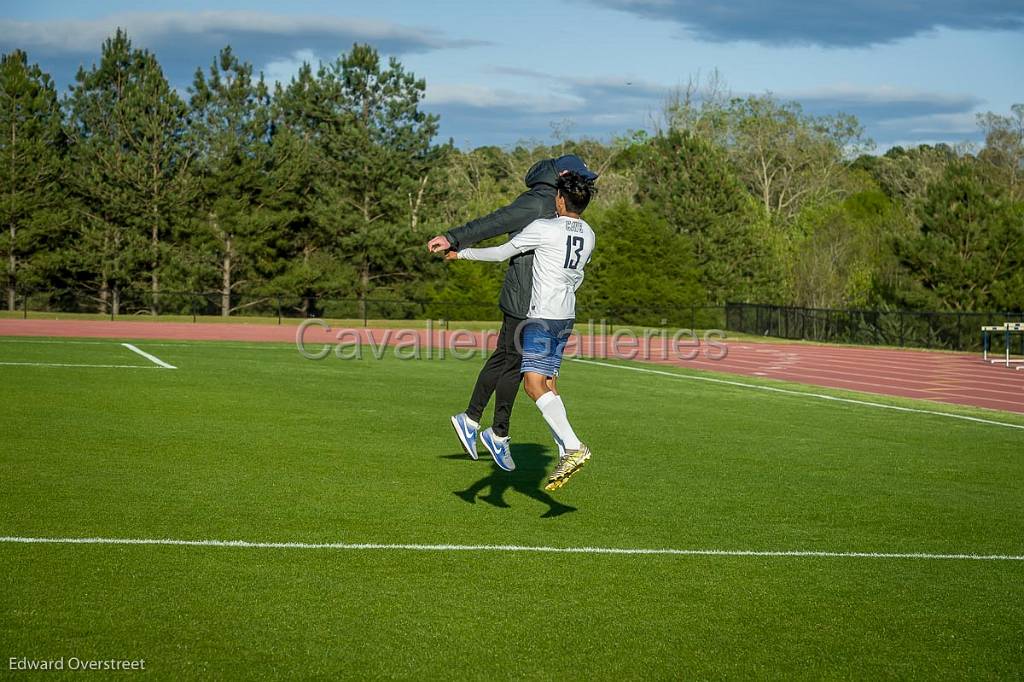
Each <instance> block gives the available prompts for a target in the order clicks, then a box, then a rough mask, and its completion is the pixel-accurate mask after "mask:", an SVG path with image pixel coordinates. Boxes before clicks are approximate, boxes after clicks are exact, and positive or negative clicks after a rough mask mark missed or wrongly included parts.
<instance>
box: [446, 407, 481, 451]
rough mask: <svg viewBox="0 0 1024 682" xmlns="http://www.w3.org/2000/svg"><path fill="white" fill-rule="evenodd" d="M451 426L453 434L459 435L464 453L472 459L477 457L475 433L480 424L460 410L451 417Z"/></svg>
mask: <svg viewBox="0 0 1024 682" xmlns="http://www.w3.org/2000/svg"><path fill="white" fill-rule="evenodd" d="M452 426H454V427H455V435H457V436H458V437H459V442H460V443H462V448H463V449H464V450H465V451H466V454H467V455H469V456H470V457H472V458H473V459H477V458H479V455H478V454H476V433H477V430H479V428H480V425H479V424H477V423H476V422H474V421H473V420H472V419H470V418H469V417H467V416H466V413H465V412H460V413H459V414H457V415H455V416H454V417H452Z"/></svg>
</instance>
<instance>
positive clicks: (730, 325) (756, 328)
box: [15, 289, 1024, 350]
mask: <svg viewBox="0 0 1024 682" xmlns="http://www.w3.org/2000/svg"><path fill="white" fill-rule="evenodd" d="M15 302H16V307H17V312H19V313H20V314H21V315H22V316H24V317H28V316H29V313H77V314H82V315H92V316H97V317H104V318H108V319H118V318H131V317H154V316H155V317H158V318H170V319H191V320H192V321H198V320H199V319H200V318H222V319H223V318H241V319H245V318H249V319H253V318H269V319H270V320H271V321H274V320H276V321H277V323H279V324H283V323H284V321H285V320H288V319H302V318H308V317H321V318H326V319H331V320H345V321H347V322H348V323H350V324H363V325H368V324H370V323H371V322H373V321H381V320H387V321H401V320H426V319H433V320H445V321H446V322H447V323H449V324H451V323H453V322H464V321H477V322H497V321H500V320H501V311H500V310H499V309H498V306H497V303H496V301H445V300H436V299H435V300H426V299H424V300H416V299H404V298H393V299H392V298H381V297H372V298H359V297H344V296H316V295H306V296H303V295H298V294H287V293H231V294H228V295H225V294H222V293H220V292H179V291H165V292H160V293H158V294H154V293H153V292H152V291H150V290H142V289H122V290H115V289H109V290H106V291H89V290H82V289H62V290H55V291H23V292H18V295H17V296H16V299H15ZM576 318H577V320H578V321H580V322H583V321H587V320H593V321H594V322H595V323H600V322H602V321H603V322H604V323H605V324H606V325H607V326H608V328H609V329H614V328H615V327H617V326H619V327H621V326H636V327H668V328H684V329H723V330H726V331H729V332H734V333H745V334H752V335H757V336H770V337H777V338H784V339H803V340H808V341H824V342H834V343H851V344H860V345H884V346H899V347H917V348H943V349H949V350H981V346H982V340H981V331H980V330H981V327H982V325H997V324H1002V323H1003V322H1021V321H1024V313H1022V312H1019V311H1018V312H991V313H973V312H928V311H916V310H915V311H909V310H894V311H881V310H839V309H827V308H799V307H792V306H777V305H763V304H754V303H729V304H727V305H725V306H715V305H706V306H699V305H692V306H677V307H672V308H667V307H666V308H658V307H629V306H607V307H602V306H594V305H589V306H588V305H586V304H583V303H581V305H580V306H579V307H578V308H577V315H576Z"/></svg>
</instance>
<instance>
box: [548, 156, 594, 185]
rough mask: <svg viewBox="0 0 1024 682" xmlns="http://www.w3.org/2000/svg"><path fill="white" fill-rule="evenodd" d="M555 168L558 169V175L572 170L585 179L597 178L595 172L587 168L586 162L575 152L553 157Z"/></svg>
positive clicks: (592, 179)
mask: <svg viewBox="0 0 1024 682" xmlns="http://www.w3.org/2000/svg"><path fill="white" fill-rule="evenodd" d="M555 170H557V171H558V174H559V175H562V174H564V173H568V172H569V171H573V172H576V173H579V174H580V175H582V176H583V177H584V178H586V179H587V180H591V181H594V180H597V173H595V172H594V171H592V170H590V169H589V168H587V164H585V163H583V159H581V158H580V157H578V156H576V155H575V154H566V155H565V156H559V157H558V158H557V159H555Z"/></svg>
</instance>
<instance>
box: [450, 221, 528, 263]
mask: <svg viewBox="0 0 1024 682" xmlns="http://www.w3.org/2000/svg"><path fill="white" fill-rule="evenodd" d="M541 224H542V223H541V221H534V222H531V223H530V224H529V225H527V226H526V227H525V228H523V231H522V232H520V233H519V234H517V235H516V236H515V237H513V238H512V239H509V240H508V241H507V242H505V243H504V244H502V245H501V246H492V247H491V248H489V249H460V250H459V251H457V252H449V253H448V255H447V256H446V258H447V259H448V260H455V259H456V258H458V259H460V260H482V261H491V262H499V261H503V260H508V259H509V258H511V257H512V256H514V255H516V254H517V253H526V252H527V251H532V250H534V249H536V248H537V247H538V246H540V244H541V242H542V241H543V239H544V230H543V228H542V227H541Z"/></svg>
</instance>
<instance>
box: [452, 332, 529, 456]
mask: <svg viewBox="0 0 1024 682" xmlns="http://www.w3.org/2000/svg"><path fill="white" fill-rule="evenodd" d="M522 322H523V321H522V320H521V319H519V318H517V317H512V316H510V315H505V319H504V320H502V323H501V331H499V332H498V345H497V347H496V348H495V349H494V352H493V353H492V354H491V356H490V357H489V358H487V362H486V363H484V368H483V369H482V370H480V375H479V376H477V378H476V386H474V387H473V397H472V398H470V399H469V408H468V409H467V410H466V414H467V415H469V418H470V419H472V420H473V421H475V422H479V421H480V419H481V418H482V417H483V416H484V409H485V408H486V407H487V401H489V400H490V399H491V394H492V393H493V394H494V423H492V424H491V428H492V429H494V434H495V435H496V436H499V437H501V438H504V437H505V436H507V435H508V420H509V417H511V416H512V405H513V404H514V403H515V401H516V395H517V394H518V393H519V379H520V374H519V367H520V365H522V364H523V354H522V353H521V352H520V350H519V348H518V347H517V345H516V334H517V332H519V325H520V324H522Z"/></svg>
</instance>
